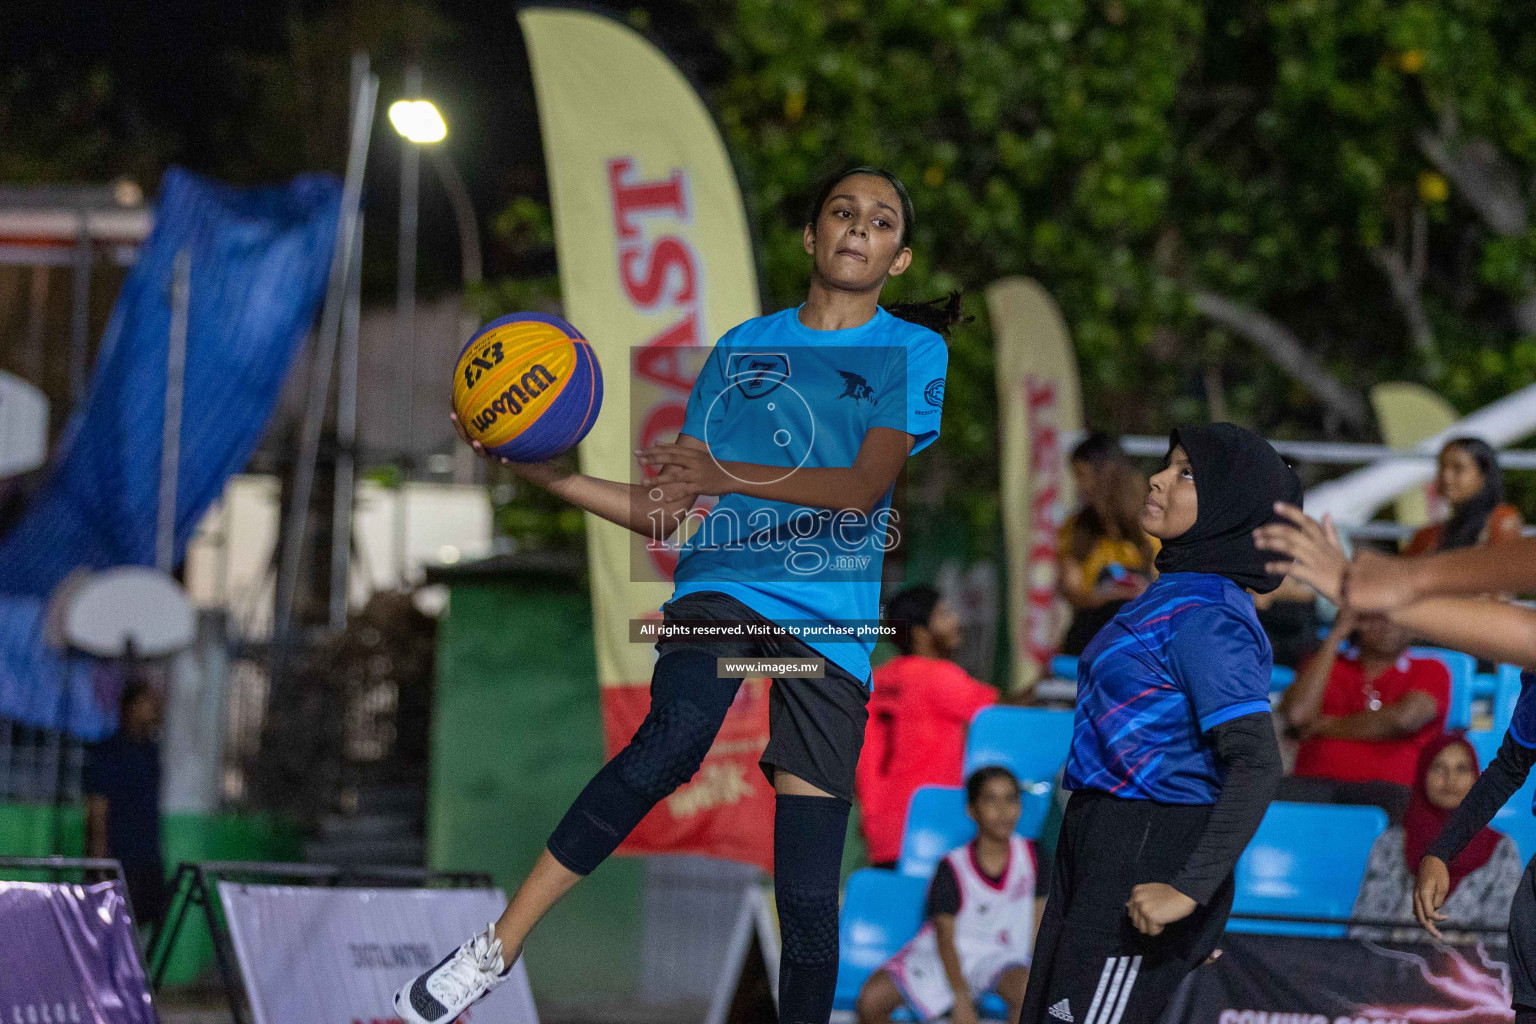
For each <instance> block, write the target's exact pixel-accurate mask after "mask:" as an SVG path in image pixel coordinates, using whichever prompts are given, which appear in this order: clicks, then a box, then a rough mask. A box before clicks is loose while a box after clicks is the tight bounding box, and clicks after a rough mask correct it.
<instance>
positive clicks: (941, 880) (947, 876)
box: [924, 860, 960, 919]
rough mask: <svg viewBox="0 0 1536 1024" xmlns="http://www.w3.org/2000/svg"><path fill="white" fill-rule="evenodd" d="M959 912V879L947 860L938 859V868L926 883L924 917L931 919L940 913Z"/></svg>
mask: <svg viewBox="0 0 1536 1024" xmlns="http://www.w3.org/2000/svg"><path fill="white" fill-rule="evenodd" d="M958 913H960V880H959V879H957V878H956V877H955V869H954V868H952V867H950V866H949V861H947V860H941V861H939V867H938V870H936V871H935V872H934V873H933V881H931V882H929V883H928V908H927V911H926V913H925V914H924V916H925V917H927V918H929V919H932V918H935V917H938V916H939V915H940V914H958Z"/></svg>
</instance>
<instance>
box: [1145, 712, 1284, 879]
mask: <svg viewBox="0 0 1536 1024" xmlns="http://www.w3.org/2000/svg"><path fill="white" fill-rule="evenodd" d="M1210 737H1211V740H1212V742H1213V743H1214V745H1215V747H1216V763H1217V765H1218V766H1220V768H1221V770H1222V783H1221V793H1220V795H1219V796H1217V797H1216V806H1214V807H1212V808H1211V817H1210V819H1209V820H1208V821H1207V822H1206V823H1205V831H1204V832H1203V833H1201V835H1200V841H1199V842H1198V843H1196V844H1195V849H1194V852H1193V853H1191V854H1190V855H1189V860H1187V861H1185V862H1184V869H1183V870H1182V871H1180V872H1179V874H1178V877H1177V878H1175V879H1174V880H1173V881H1172V882H1171V883H1170V884H1171V885H1172V886H1173V887H1174V888H1175V889H1177V890H1179V892H1182V893H1183V894H1184V895H1186V896H1188V897H1189V898H1190V899H1192V900H1194V901H1195V902H1197V903H1200V904H1205V903H1207V902H1209V901H1210V898H1211V897H1212V896H1213V895H1215V893H1216V890H1217V889H1218V888H1220V886H1221V883H1222V882H1223V881H1225V880H1226V877H1227V876H1228V875H1230V874H1231V873H1232V869H1233V868H1234V867H1235V866H1236V865H1237V858H1238V857H1240V856H1242V853H1243V850H1244V848H1245V847H1247V845H1248V841H1249V840H1250V839H1252V838H1253V834H1254V833H1255V832H1256V831H1258V828H1259V822H1261V821H1263V820H1264V812H1265V811H1266V810H1268V809H1269V801H1270V800H1271V799H1272V798H1273V797H1274V795H1275V786H1276V785H1277V784H1278V783H1279V781H1280V747H1279V744H1277V743H1276V742H1275V727H1274V725H1273V724H1272V723H1271V721H1270V717H1269V712H1268V711H1260V712H1258V713H1256V714H1252V715H1244V716H1242V717H1241V718H1234V719H1232V721H1230V722H1223V723H1222V724H1221V725H1218V726H1216V727H1215V728H1213V729H1211V731H1210Z"/></svg>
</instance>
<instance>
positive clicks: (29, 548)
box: [0, 168, 341, 737]
mask: <svg viewBox="0 0 1536 1024" xmlns="http://www.w3.org/2000/svg"><path fill="white" fill-rule="evenodd" d="M340 208H341V183H340V182H339V181H337V180H336V179H335V178H333V177H331V176H329V175H305V176H301V177H299V178H295V179H294V180H293V181H292V182H290V183H289V184H288V185H285V186H282V187H276V188H259V189H243V188H233V187H230V186H227V185H221V184H218V183H216V182H212V181H209V180H208V179H206V178H202V177H199V176H197V175H195V174H191V173H189V172H187V171H184V170H180V169H174V168H173V169H172V170H170V171H168V172H167V173H166V175H165V178H164V180H163V181H162V182H161V188H160V196H159V200H158V202H157V204H156V210H155V227H154V231H153V232H152V233H151V234H150V237H149V239H148V241H147V242H146V243H145V245H144V247H143V248H142V250H141V251H140V253H139V260H138V263H137V264H136V265H135V266H134V267H133V269H132V271H131V272H130V273H129V275H128V279H127V281H126V282H125V283H124V285H123V290H122V294H121V295H119V297H118V300H117V305H116V307H115V308H114V309H113V312H112V318H111V321H110V322H109V324H108V326H107V331H106V334H105V336H104V338H103V341H102V346H101V352H100V355H99V356H98V358H97V362H96V368H95V372H94V374H93V378H92V384H91V390H90V393H89V395H88V397H87V398H86V400H85V402H84V403H82V404H81V406H80V407H79V408H78V409H76V410H75V412H74V413H73V415H72V416H71V417H70V421H69V423H68V425H67V427H66V428H65V432H64V437H63V440H62V441H61V442H60V444H59V448H58V451H57V452H56V454H55V461H54V468H53V470H52V473H51V475H50V477H49V479H48V482H47V483H46V484H45V485H44V487H43V489H42V491H41V492H40V493H39V495H38V496H37V499H36V500H35V501H34V502H33V503H32V505H31V507H30V508H29V509H28V510H27V512H26V514H25V515H24V516H23V517H22V519H21V521H20V522H18V523H17V525H16V527H15V528H14V529H13V530H12V531H11V532H10V533H9V534H7V535H6V536H5V537H4V538H0V715H4V716H7V717H12V718H16V719H18V720H20V721H25V722H27V723H29V724H33V725H38V726H47V727H53V726H57V725H59V724H60V723H59V720H58V719H59V716H60V714H61V712H60V711H59V710H57V709H60V708H63V707H66V706H67V707H68V708H69V712H68V722H67V723H65V725H66V727H67V728H68V729H69V730H70V731H71V732H74V733H76V734H79V735H82V736H87V737H94V736H96V735H99V734H100V732H101V731H102V729H103V725H104V722H103V715H104V714H105V716H106V722H105V724H106V725H107V726H110V724H111V722H110V720H111V719H115V717H116V709H115V708H107V709H101V708H96V707H94V706H93V704H94V702H92V701H80V700H75V699H73V698H71V699H69V700H63V699H61V698H62V697H63V696H64V693H63V691H64V688H65V686H66V682H65V680H66V679H67V678H69V677H70V676H71V675H75V676H76V677H77V678H81V679H87V678H88V676H89V671H88V669H82V668H81V667H79V666H75V667H71V666H72V663H74V662H77V661H79V660H80V659H76V658H74V657H64V658H61V657H60V656H59V655H58V653H57V652H53V651H48V650H44V649H43V645H44V640H43V637H42V634H41V622H42V617H41V614H40V611H39V609H40V607H41V602H43V601H46V599H47V597H48V595H49V594H51V593H52V591H53V589H54V587H56V586H57V585H58V584H59V582H60V581H61V580H63V579H64V577H65V576H67V575H69V573H70V572H72V571H74V570H75V569H79V568H86V569H104V568H107V567H109V566H114V565H152V564H153V563H154V555H155V528H156V519H157V516H158V504H159V489H160V448H161V433H162V428H163V425H164V409H165V388H166V356H167V352H168V346H169V339H170V328H171V273H172V265H173V263H174V261H175V258H176V254H177V252H178V251H180V250H181V249H183V248H187V249H188V250H189V251H190V253H191V304H190V313H189V317H188V326H187V360H186V373H185V391H184V396H183V400H182V427H181V457H180V465H179V473H178V486H177V494H176V537H175V557H176V561H177V562H178V564H179V563H180V561H181V559H182V557H183V555H184V554H185V551H186V544H187V541H188V539H189V538H190V537H191V535H192V531H193V530H194V529H195V528H196V526H197V524H198V522H199V520H201V518H202V516H203V514H204V513H205V512H206V511H207V510H208V507H209V505H211V504H212V503H213V501H214V500H215V499H217V498H218V497H219V495H220V494H221V493H222V491H223V488H224V482H225V480H227V479H228V477H229V476H230V475H231V474H232V473H236V472H239V471H240V470H241V469H242V468H243V467H244V466H245V463H246V461H247V460H248V459H249V458H250V456H251V453H252V452H253V451H254V450H255V448H256V445H257V443H258V442H259V441H260V440H261V437H262V434H263V432H264V431H265V429H266V425H267V420H268V419H269V417H270V416H271V414H272V410H273V408H274V407H275V405H276V404H277V398H278V392H279V390H280V387H281V385H282V381H283V377H284V375H285V374H286V373H287V371H288V367H289V365H290V364H291V363H292V362H293V357H294V354H295V352H297V350H298V349H299V347H300V344H301V342H302V340H303V338H304V335H305V334H306V332H307V331H308V330H309V329H310V327H311V325H312V324H313V323H314V320H315V315H316V312H317V310H318V308H319V305H320V302H321V299H322V298H323V297H324V294H325V286H326V281H327V276H328V273H329V270H330V262H331V253H332V248H333V246H334V244H335V236H336V219H337V216H338V214H339V212H340ZM81 672H84V675H83V676H82V675H79V673H81ZM77 685H81V684H77ZM83 685H86V686H87V687H88V683H85V684H83ZM82 705H85V706H82Z"/></svg>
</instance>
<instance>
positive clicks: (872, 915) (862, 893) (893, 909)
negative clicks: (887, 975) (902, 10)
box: [833, 868, 928, 1010]
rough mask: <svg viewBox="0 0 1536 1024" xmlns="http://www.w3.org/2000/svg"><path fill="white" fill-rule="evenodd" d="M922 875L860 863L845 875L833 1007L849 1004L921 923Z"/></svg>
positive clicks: (925, 885) (848, 1006)
mask: <svg viewBox="0 0 1536 1024" xmlns="http://www.w3.org/2000/svg"><path fill="white" fill-rule="evenodd" d="M927 894H928V882H927V880H926V879H922V878H913V877H911V876H908V875H901V874H897V873H896V872H894V871H884V870H881V869H880V868H861V869H860V870H858V871H855V872H854V873H853V874H852V875H850V876H849V877H848V889H847V892H846V894H845V895H844V897H843V912H842V917H841V919H840V920H839V921H838V942H839V947H838V962H837V993H836V995H835V996H834V998H833V1006H835V1007H836V1008H837V1009H839V1010H851V1009H853V1006H854V1002H855V1000H857V999H858V998H859V989H861V988H863V987H864V982H865V981H866V980H868V978H869V976H870V975H871V974H873V973H874V972H875V971H876V970H878V969H879V968H880V965H882V964H884V963H885V962H886V961H887V960H889V959H890V958H891V957H892V956H894V955H895V953H896V951H897V950H899V949H900V948H901V947H902V946H903V945H904V944H905V943H906V942H907V940H908V939H910V938H912V936H914V935H916V934H917V930H918V928H919V927H921V926H922V923H923V905H924V901H925V899H926V898H927Z"/></svg>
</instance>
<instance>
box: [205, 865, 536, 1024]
mask: <svg viewBox="0 0 1536 1024" xmlns="http://www.w3.org/2000/svg"><path fill="white" fill-rule="evenodd" d="M219 901H220V902H221V903H222V904H223V906H224V916H225V919H226V920H227V921H228V922H229V932H230V936H231V938H232V939H233V940H234V945H235V956H236V959H237V960H238V961H239V963H240V975H241V978H242V980H243V981H244V982H245V990H246V992H247V994H248V995H249V996H250V1000H251V1012H252V1014H253V1016H254V1017H255V1021H256V1024H354V1022H355V1021H374V1020H389V1019H392V1018H394V1016H395V1011H394V1008H393V999H394V994H395V991H396V990H397V989H398V988H399V987H400V986H401V985H403V984H405V982H406V981H408V980H409V979H411V978H413V977H415V976H416V975H417V974H420V973H421V972H422V971H424V970H426V969H427V968H429V967H432V966H433V965H434V964H436V963H437V962H438V961H439V960H441V959H442V958H443V957H444V956H446V955H447V954H448V953H449V952H450V951H451V950H453V949H454V948H455V947H457V946H458V945H459V944H460V943H462V942H463V941H464V940H465V939H467V938H469V937H470V936H471V935H473V934H474V933H475V932H477V931H480V930H482V929H484V928H485V925H486V922H488V921H494V920H495V919H496V918H497V917H499V916H500V915H501V911H502V908H503V907H505V906H506V903H507V898H506V897H505V896H504V895H502V893H501V891H500V890H499V889H323V888H316V887H312V886H289V885H243V884H240V883H237V882H220V883H219ZM461 1019H463V1020H472V1021H473V1022H474V1024H538V1019H539V1018H538V1014H537V1013H536V1012H535V1010H534V1006H533V993H532V992H531V991H530V990H529V988H528V975H527V973H526V972H525V971H524V970H523V964H522V962H521V961H519V962H518V963H517V964H516V966H514V967H513V969H512V976H511V977H510V978H508V979H507V981H506V982H505V983H503V984H502V985H501V987H500V988H498V989H496V991H494V992H492V993H491V994H490V995H489V996H487V997H486V999H485V1001H484V1002H482V1003H479V1004H477V1005H476V1006H475V1007H474V1008H473V1009H472V1010H470V1011H469V1012H468V1013H466V1014H465V1015H464V1016H463V1018H461Z"/></svg>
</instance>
